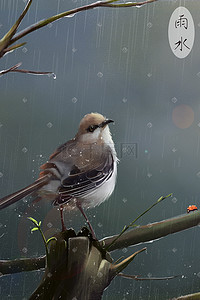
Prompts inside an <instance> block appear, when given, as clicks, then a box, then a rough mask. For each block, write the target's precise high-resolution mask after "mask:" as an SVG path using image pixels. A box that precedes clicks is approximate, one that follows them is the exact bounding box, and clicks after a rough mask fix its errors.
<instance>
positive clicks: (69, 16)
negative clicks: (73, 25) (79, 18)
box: [65, 14, 76, 18]
mask: <svg viewBox="0 0 200 300" xmlns="http://www.w3.org/2000/svg"><path fill="white" fill-rule="evenodd" d="M75 15H76V14H71V15H67V16H65V18H73V17H74V16H75Z"/></svg>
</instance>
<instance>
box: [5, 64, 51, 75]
mask: <svg viewBox="0 0 200 300" xmlns="http://www.w3.org/2000/svg"><path fill="white" fill-rule="evenodd" d="M21 65H22V63H21V62H20V63H18V64H16V65H14V66H12V67H11V68H9V69H6V70H2V71H0V76H2V75H4V74H6V73H9V72H18V73H25V74H33V75H50V76H53V78H56V75H55V74H54V73H53V72H40V71H31V70H25V69H18V68H19V67H20V66H21Z"/></svg>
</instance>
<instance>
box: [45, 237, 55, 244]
mask: <svg viewBox="0 0 200 300" xmlns="http://www.w3.org/2000/svg"><path fill="white" fill-rule="evenodd" d="M53 240H55V241H57V238H56V237H55V236H52V237H51V238H49V239H48V240H47V245H48V243H49V242H51V241H53Z"/></svg>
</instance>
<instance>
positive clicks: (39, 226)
mask: <svg viewBox="0 0 200 300" xmlns="http://www.w3.org/2000/svg"><path fill="white" fill-rule="evenodd" d="M28 219H29V220H30V221H31V222H32V223H33V224H34V225H35V227H33V228H32V229H31V232H34V231H37V230H39V232H40V234H41V236H42V239H43V242H44V245H45V251H46V258H47V266H49V259H48V254H49V252H48V244H49V242H50V241H52V240H57V239H56V238H55V237H51V238H49V239H48V240H47V239H46V238H45V236H44V233H43V231H42V229H41V224H42V222H41V221H39V222H38V221H37V220H35V219H34V218H32V217H28Z"/></svg>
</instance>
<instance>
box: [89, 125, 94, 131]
mask: <svg viewBox="0 0 200 300" xmlns="http://www.w3.org/2000/svg"><path fill="white" fill-rule="evenodd" d="M95 129H96V127H95V126H94V125H90V126H89V127H88V131H89V132H93V131H94V130H95Z"/></svg>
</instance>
